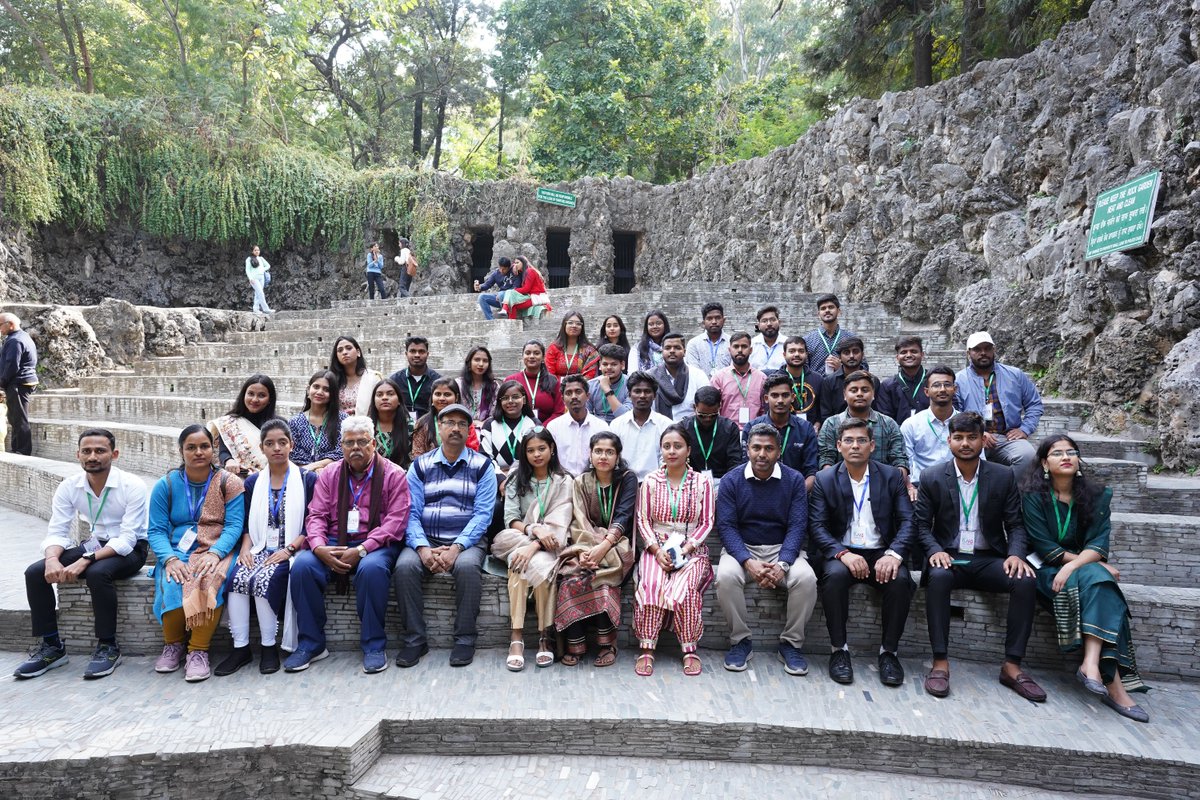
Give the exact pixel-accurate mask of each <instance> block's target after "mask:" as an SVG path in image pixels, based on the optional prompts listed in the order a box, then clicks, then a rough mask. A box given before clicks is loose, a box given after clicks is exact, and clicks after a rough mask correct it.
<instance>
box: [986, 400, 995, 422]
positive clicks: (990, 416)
mask: <svg viewBox="0 0 1200 800" xmlns="http://www.w3.org/2000/svg"><path fill="white" fill-rule="evenodd" d="M995 417H996V414H995V409H993V408H992V404H991V403H985V404H984V406H983V420H984V422H991V421H992V420H993V419H995Z"/></svg>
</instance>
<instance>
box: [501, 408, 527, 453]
mask: <svg viewBox="0 0 1200 800" xmlns="http://www.w3.org/2000/svg"><path fill="white" fill-rule="evenodd" d="M524 419H525V418H524V417H521V418H520V419H518V420H517V428H516V431H515V432H514V431H513V429H512V428H510V427H508V423H507V422H505V421H504V419H503V418H502V419H501V420H500V424H501V425H502V426H503V427H504V434H505V436H504V446H505V447H507V448H508V452H509V453H510V454H511V455H512V461H511V462H510V463H513V464H515V463H517V441H515V440H516V439H518V438H519V436H518V434H520V432H521V422H522V420H524Z"/></svg>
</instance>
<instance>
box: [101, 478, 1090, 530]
mask: <svg viewBox="0 0 1200 800" xmlns="http://www.w3.org/2000/svg"><path fill="white" fill-rule="evenodd" d="M111 491H112V487H111V486H106V487H105V488H104V491H103V492H101V493H100V507H99V508H97V509H96V511H95V512H94V513H93V512H92V493H91V492H89V491H86V490H85V491H84V493H83V494H84V497H86V498H87V501H88V515H89V516H90V517H91V518H92V533H95V532H96V523H97V522H99V521H100V515H101V514H103V513H104V504H105V503H107V502H108V493H109V492H111ZM1068 519H1070V517H1068Z"/></svg>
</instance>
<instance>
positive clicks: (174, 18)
mask: <svg viewBox="0 0 1200 800" xmlns="http://www.w3.org/2000/svg"><path fill="white" fill-rule="evenodd" d="M161 2H162V7H163V8H164V9H165V10H166V12H167V18H168V19H170V20H171V29H172V30H173V31H174V32H175V42H176V44H178V45H179V65H180V67H182V69H183V80H184V82H187V80H188V61H187V44H186V43H185V42H184V41H183V29H182V28H180V27H179V2H178V0H176V3H175V8H174V10H172V9H171V7H170V6H169V5H167V0H161Z"/></svg>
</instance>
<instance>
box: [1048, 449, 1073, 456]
mask: <svg viewBox="0 0 1200 800" xmlns="http://www.w3.org/2000/svg"><path fill="white" fill-rule="evenodd" d="M1046 455H1047V456H1049V457H1050V458H1078V457H1079V451H1078V450H1051V451H1050V452H1049V453H1046Z"/></svg>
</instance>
